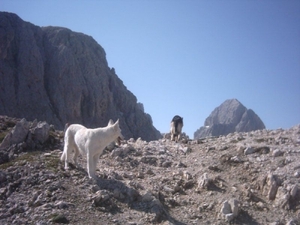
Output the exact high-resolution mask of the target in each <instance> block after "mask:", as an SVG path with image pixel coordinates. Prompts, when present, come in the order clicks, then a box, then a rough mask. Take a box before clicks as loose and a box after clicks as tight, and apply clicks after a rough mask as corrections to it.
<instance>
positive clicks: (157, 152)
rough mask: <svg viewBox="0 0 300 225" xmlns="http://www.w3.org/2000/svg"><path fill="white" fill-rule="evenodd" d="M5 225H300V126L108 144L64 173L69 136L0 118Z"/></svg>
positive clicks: (0, 218) (1, 217)
mask: <svg viewBox="0 0 300 225" xmlns="http://www.w3.org/2000/svg"><path fill="white" fill-rule="evenodd" d="M0 142H2V144H1V146H0V156H1V164H0V224H40V225H42V224H52V223H69V224H120V225H121V224H122V225H123V224H128V225H134V224H137V225H138V224H139V225H141V224H165V225H167V224H168V225H169V224H182V225H183V224H269V225H281V224H282V225H294V224H300V184H299V183H300V182H299V179H300V160H299V156H300V125H298V126H295V127H293V128H291V129H287V130H283V129H277V130H260V131H254V132H249V133H232V134H229V135H227V136H220V137H211V138H205V139H201V140H183V141H182V142H180V143H175V142H171V141H170V140H169V139H160V140H157V141H151V142H145V141H143V140H140V139H138V140H133V139H130V140H126V141H123V143H122V145H121V146H113V145H111V146H109V147H108V148H107V150H106V151H105V152H104V154H103V155H102V156H101V157H100V159H99V163H98V170H97V174H98V179H96V180H93V179H88V176H87V173H86V157H85V156H83V157H80V160H79V164H80V165H81V168H75V167H74V166H73V167H72V169H71V170H69V171H65V170H64V169H63V164H62V163H61V162H60V160H59V158H60V155H61V152H62V148H63V132H62V131H57V130H55V128H54V127H52V126H49V125H48V124H47V123H45V122H37V121H33V122H28V121H26V120H20V119H15V118H8V117H5V116H1V117H0Z"/></svg>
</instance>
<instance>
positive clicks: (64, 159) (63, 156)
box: [60, 144, 69, 170]
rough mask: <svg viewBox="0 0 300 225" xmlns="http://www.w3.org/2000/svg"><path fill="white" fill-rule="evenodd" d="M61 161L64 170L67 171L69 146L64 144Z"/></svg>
mask: <svg viewBox="0 0 300 225" xmlns="http://www.w3.org/2000/svg"><path fill="white" fill-rule="evenodd" d="M60 159H61V160H62V161H65V170H68V169H69V164H68V160H69V145H68V144H65V146H64V151H63V154H62V156H61V158H60Z"/></svg>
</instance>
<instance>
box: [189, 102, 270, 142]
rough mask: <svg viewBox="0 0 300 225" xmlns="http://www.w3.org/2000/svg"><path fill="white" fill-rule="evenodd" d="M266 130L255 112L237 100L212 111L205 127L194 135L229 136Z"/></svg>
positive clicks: (201, 136) (196, 136)
mask: <svg viewBox="0 0 300 225" xmlns="http://www.w3.org/2000/svg"><path fill="white" fill-rule="evenodd" d="M264 128H265V125H264V123H263V122H262V120H261V119H260V118H259V117H258V116H257V115H256V114H255V112H254V111H253V110H251V109H247V108H246V107H245V106H244V105H243V104H242V103H241V102H240V101H238V100H237V99H228V100H226V101H224V102H223V103H222V104H221V105H220V106H218V107H217V108H215V109H214V110H213V111H212V113H211V114H210V115H209V117H207V118H206V120H205V122H204V126H203V127H200V129H198V130H197V131H196V132H195V133H194V138H195V139H198V138H203V137H207V136H219V135H227V134H229V133H233V132H248V131H252V130H260V129H264Z"/></svg>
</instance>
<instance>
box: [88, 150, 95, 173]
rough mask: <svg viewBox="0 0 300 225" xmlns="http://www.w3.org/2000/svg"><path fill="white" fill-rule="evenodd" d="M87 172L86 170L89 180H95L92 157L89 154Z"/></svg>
mask: <svg viewBox="0 0 300 225" xmlns="http://www.w3.org/2000/svg"><path fill="white" fill-rule="evenodd" d="M87 170H88V174H89V178H96V175H95V166H94V157H93V156H92V155H91V154H87Z"/></svg>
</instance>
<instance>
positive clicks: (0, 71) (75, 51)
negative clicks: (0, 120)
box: [0, 12, 161, 141]
mask: <svg viewBox="0 0 300 225" xmlns="http://www.w3.org/2000/svg"><path fill="white" fill-rule="evenodd" d="M0 89H1V95H0V102H1V107H0V115H1V114H2V115H7V116H11V117H17V118H26V119H27V120H31V121H33V120H35V119H37V120H39V121H47V122H48V123H50V124H53V125H55V127H56V128H57V129H63V128H64V125H65V124H66V123H79V124H83V125H84V126H87V127H90V128H95V127H102V126H106V125H107V122H108V121H109V119H113V120H117V119H120V124H121V129H122V133H123V135H124V137H125V138H126V139H129V138H131V137H133V138H135V139H137V138H138V137H141V138H142V139H143V140H148V141H149V140H155V139H158V138H160V137H161V134H160V132H159V131H158V130H157V129H155V127H154V126H153V123H152V119H151V116H150V115H149V114H147V113H145V112H144V109H143V107H142V104H138V102H137V98H136V97H135V96H134V94H133V93H131V92H130V91H129V90H127V88H126V86H125V85H124V84H123V82H122V80H120V78H119V77H118V76H117V74H116V72H115V70H114V69H113V68H109V67H108V63H107V61H106V53H105V51H104V49H103V48H102V47H101V46H100V45H99V44H98V43H97V42H96V41H95V40H94V39H93V38H92V37H90V36H87V35H85V34H82V33H76V32H73V31H71V30H69V29H67V28H62V27H42V28H41V27H38V26H35V25H33V24H31V23H28V22H25V21H23V20H22V19H20V18H19V17H18V16H17V15H15V14H12V13H7V12H0Z"/></svg>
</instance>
